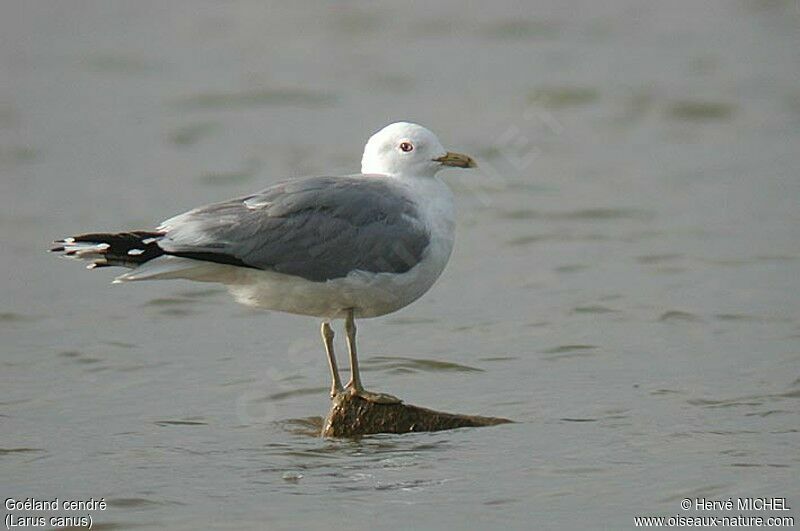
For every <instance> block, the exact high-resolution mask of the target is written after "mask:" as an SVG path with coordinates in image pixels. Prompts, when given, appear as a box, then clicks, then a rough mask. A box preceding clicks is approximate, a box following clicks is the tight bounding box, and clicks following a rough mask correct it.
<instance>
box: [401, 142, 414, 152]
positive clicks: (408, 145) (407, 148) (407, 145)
mask: <svg viewBox="0 0 800 531" xmlns="http://www.w3.org/2000/svg"><path fill="white" fill-rule="evenodd" d="M412 149H414V146H412V145H411V142H400V151H402V152H404V153H408V152H409V151H411V150H412Z"/></svg>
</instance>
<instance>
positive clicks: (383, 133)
mask: <svg viewBox="0 0 800 531" xmlns="http://www.w3.org/2000/svg"><path fill="white" fill-rule="evenodd" d="M445 166H455V167H458V168H474V167H475V166H476V164H475V161H474V160H472V158H471V157H468V156H467V155H462V154H460V153H452V152H448V151H447V150H446V149H444V147H442V144H441V142H439V139H438V138H436V135H434V134H433V133H431V132H430V131H429V130H427V129H426V128H424V127H422V126H421V125H417V124H412V123H409V122H396V123H393V124H389V125H387V126H386V127H384V128H383V129H381V130H380V131H378V132H377V133H375V134H374V135H372V136H371V137H370V139H369V140H368V141H367V145H366V146H364V156H363V157H362V158H361V173H378V174H383V175H406V176H413V177H433V176H434V175H435V174H436V172H437V171H439V170H440V169H442V168H443V167H445Z"/></svg>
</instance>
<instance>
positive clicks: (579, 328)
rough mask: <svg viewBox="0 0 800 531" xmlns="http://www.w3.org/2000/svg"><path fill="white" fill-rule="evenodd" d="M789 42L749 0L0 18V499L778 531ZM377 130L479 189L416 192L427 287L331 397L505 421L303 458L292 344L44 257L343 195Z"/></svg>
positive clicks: (786, 436)
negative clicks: (762, 521)
mask: <svg viewBox="0 0 800 531" xmlns="http://www.w3.org/2000/svg"><path fill="white" fill-rule="evenodd" d="M798 50H800V8H799V7H798V4H797V2H795V1H779V0H775V1H745V0H742V1H736V0H734V1H724V2H722V1H719V2H703V3H695V2H639V1H612V2H589V1H583V2H575V1H567V2H564V1H551V2H529V3H507V2H487V3H483V4H480V5H467V4H466V3H461V2H454V1H453V2H439V3H433V4H430V3H424V2H409V3H406V2H373V3H369V4H367V3H364V4H360V3H353V2H342V3H336V4H332V3H331V4H329V3H323V2H297V3H292V4H290V3H288V2H286V3H284V2H274V3H272V2H267V3H262V2H255V1H229V2H210V1H198V2H188V1H183V2H152V1H148V2H101V1H97V2H84V1H81V2H79V1H67V2H23V1H8V2H3V3H2V6H0V241H2V252H0V494H1V496H0V497H2V498H3V499H4V500H5V499H6V498H8V497H14V498H16V499H24V498H26V497H36V498H39V499H43V498H47V499H50V498H53V497H55V496H58V497H60V498H61V499H62V500H63V499H87V498H89V497H94V498H95V499H99V498H101V497H102V498H104V499H105V500H106V501H107V502H108V503H109V508H108V509H107V510H106V511H102V512H101V511H95V512H93V513H92V516H93V518H94V526H95V528H100V529H127V528H134V527H142V528H151V529H161V528H168V529H197V528H236V529H255V528H263V529H289V528H292V529H295V528H299V529H329V528H330V527H331V525H335V526H347V527H348V528H351V529H367V528H369V529H411V528H415V529H416V528H423V529H452V528H460V529H483V528H488V527H495V526H496V527H500V528H512V529H524V528H547V529H554V528H563V529H579V528H615V529H620V528H631V527H633V516H634V515H641V514H645V515H647V514H651V515H659V514H662V515H667V516H669V515H674V514H677V513H683V514H688V515H696V514H698V513H696V512H694V511H683V510H681V508H680V507H679V501H680V500H681V499H682V498H686V497H688V498H695V497H705V498H707V499H727V498H728V497H734V498H735V497H737V496H785V497H788V503H789V506H790V507H792V512H791V513H790V514H792V515H794V516H795V518H797V517H800V511H798V506H800V495H799V493H800V479H798V478H800V474H798V464H800V462H799V461H800V438H799V437H798V423H799V422H800V415H798V398H800V296H799V295H800V292H799V288H800V230H799V229H798V227H800V204H799V203H800V175H799V171H798V169H799V168H800V54H798ZM398 119H410V120H414V121H418V122H421V123H423V124H425V125H427V126H429V127H430V128H431V129H433V130H434V131H435V132H436V133H437V134H438V135H439V136H440V137H441V139H442V141H443V143H444V144H445V145H446V146H448V147H450V148H452V149H454V150H458V151H463V152H466V153H470V154H472V155H474V156H475V157H476V158H477V159H478V161H479V164H480V168H479V169H478V170H477V171H474V172H463V171H462V172H457V171H451V172H448V173H447V174H446V175H445V179H446V180H447V181H448V183H450V184H451V186H452V188H453V189H454V191H455V194H456V200H457V204H458V210H459V214H458V224H459V227H458V231H459V232H458V240H457V244H456V249H455V252H454V255H453V257H452V259H451V262H450V265H449V266H448V269H447V270H446V271H445V273H444V275H443V277H442V278H441V279H440V281H439V282H438V284H437V285H436V286H435V287H434V289H433V290H432V291H431V292H430V293H429V294H427V295H426V296H425V297H423V298H422V299H421V300H420V301H418V302H417V303H415V304H413V305H412V306H410V307H408V308H406V309H404V310H402V311H400V312H398V313H396V314H394V315H390V316H386V317H384V318H379V319H372V320H364V321H362V322H361V323H360V327H359V333H360V345H361V351H362V354H361V355H362V359H363V364H364V371H365V374H364V376H365V379H366V384H367V385H368V386H369V387H372V388H376V389H380V390H384V391H387V392H391V393H394V394H398V395H400V396H401V397H403V398H404V399H405V400H406V401H408V402H411V403H414V404H420V405H425V406H428V407H433V408H436V409H441V410H446V411H456V412H464V413H471V414H484V415H499V416H506V417H510V418H512V419H514V420H516V421H517V423H515V424H512V425H505V426H499V427H494V428H484V429H464V430H457V431H452V432H442V433H434V434H411V435H403V436H390V435H387V436H376V437H369V438H365V439H363V440H360V441H337V440H323V439H320V438H318V437H315V436H313V435H310V434H309V433H310V432H313V430H315V429H316V428H317V427H318V424H319V422H320V421H319V417H320V416H322V415H324V414H325V412H326V411H327V398H326V389H327V386H328V375H327V369H326V365H325V361H324V355H323V351H322V347H321V342H320V340H319V336H318V322H317V321H316V320H314V319H311V318H304V317H296V316H290V315H284V314H278V313H270V312H256V311H251V310H248V309H246V308H244V307H241V306H238V305H236V304H235V303H234V302H232V300H231V299H230V298H229V297H228V296H227V294H226V293H225V292H224V291H223V290H222V289H220V288H219V287H217V286H214V285H198V284H191V283H188V282H180V281H174V282H154V283H140V284H135V285H122V286H117V285H115V286H112V285H111V284H110V281H111V279H112V278H113V274H114V273H113V271H110V270H98V271H95V272H86V271H84V270H82V268H81V267H80V265H78V264H77V263H71V262H65V261H61V260H57V259H56V258H54V257H52V256H48V255H47V254H46V253H45V250H46V249H47V246H48V244H49V242H50V240H52V239H53V238H55V237H59V236H65V235H69V234H73V233H79V232H82V231H92V230H98V229H103V230H104V229H109V230H115V229H119V230H123V229H128V228H148V227H152V226H153V225H154V224H155V223H157V222H158V221H160V220H161V219H164V218H166V217H169V216H171V215H173V214H175V213H178V212H181V211H183V210H186V209H188V208H191V207H192V206H195V205H197V204H201V203H205V202H210V201H215V200H220V199H225V198H228V197H233V196H236V195H238V194H243V193H248V192H251V191H254V190H257V189H259V188H261V187H264V186H266V185H268V184H269V183H271V182H274V181H276V180H279V179H282V178H286V177H291V176H299V175H307V174H321V173H330V172H336V173H347V172H354V171H357V170H358V167H359V161H360V153H361V148H362V146H363V143H364V141H365V140H366V138H367V137H368V135H369V134H371V133H372V132H373V131H375V130H377V129H378V128H380V127H381V126H383V125H384V124H386V123H388V122H390V121H395V120H398ZM340 329H341V328H340V325H339V326H337V330H340ZM339 339H341V335H340V336H339V337H338V338H337V341H338V340H339ZM337 346H338V348H339V356H340V361H341V362H342V363H344V359H343V356H342V354H343V343H342V342H340V341H339V342H338V343H337ZM3 512H4V515H5V514H6V513H8V511H6V510H5V508H4V509H3ZM16 514H17V515H18V516H21V515H24V514H37V513H35V512H33V513H16ZM45 514H46V515H49V513H45ZM717 514H725V513H717Z"/></svg>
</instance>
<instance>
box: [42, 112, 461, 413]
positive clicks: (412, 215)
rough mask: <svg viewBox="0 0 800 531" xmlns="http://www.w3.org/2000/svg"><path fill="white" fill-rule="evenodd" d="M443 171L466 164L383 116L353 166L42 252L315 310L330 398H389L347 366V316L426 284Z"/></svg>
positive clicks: (389, 304)
mask: <svg viewBox="0 0 800 531" xmlns="http://www.w3.org/2000/svg"><path fill="white" fill-rule="evenodd" d="M445 167H458V168H472V167H475V161H474V160H473V159H472V158H471V157H469V156H467V155H463V154H460V153H454V152H450V151H447V150H445V149H444V148H443V147H442V144H441V143H440V142H439V139H438V138H437V137H436V135H434V134H433V133H432V132H431V131H429V130H428V129H426V128H424V127H422V126H420V125H417V124H413V123H408V122H397V123H393V124H390V125H388V126H386V127H384V128H383V129H381V130H380V131H378V132H377V133H375V134H374V135H372V137H370V139H369V141H368V142H367V144H366V146H365V147H364V155H363V157H362V159H361V173H360V174H356V175H347V176H340V177H327V176H325V177H305V178H298V179H291V180H287V181H283V182H279V183H277V184H274V185H273V186H270V187H269V188H267V189H266V190H262V191H260V192H257V193H255V194H252V195H247V196H244V197H239V198H236V199H231V200H228V201H222V202H219V203H212V204H209V205H205V206H200V207H197V208H194V209H192V210H189V211H188V212H185V213H183V214H180V215H177V216H175V217H172V218H169V219H167V220H166V221H164V222H163V223H161V225H159V226H158V227H157V228H156V229H155V230H148V231H131V232H120V233H109V232H100V233H92V234H82V235H79V236H73V237H70V238H65V239H63V240H58V241H56V242H55V244H56V245H57V246H56V247H54V248H53V249H52V251H54V252H58V253H61V254H62V255H64V256H68V257H72V258H78V259H83V260H87V261H89V262H90V263H89V265H88V266H87V267H88V268H90V269H92V268H98V267H108V266H121V267H126V268H129V269H130V271H128V272H126V273H125V274H123V275H120V276H118V277H117V278H116V279H115V280H114V282H115V283H119V282H131V281H139V280H156V279H175V278H180V279H189V280H195V281H200V282H219V283H222V284H225V285H226V286H227V287H228V289H229V291H230V292H231V294H232V295H233V296H234V297H235V299H236V300H237V301H238V302H240V303H242V304H246V305H248V306H254V307H258V308H266V309H271V310H279V311H283V312H289V313H294V314H301V315H310V316H315V317H321V318H322V319H323V321H322V326H321V332H322V338H323V342H324V345H325V351H326V353H327V357H328V364H329V366H330V371H331V378H332V384H331V395H332V396H335V395H336V394H338V393H341V392H344V391H347V392H349V393H351V394H353V395H357V396H360V397H362V398H364V399H366V400H369V401H372V402H377V403H397V402H399V400H398V399H397V398H395V397H393V396H391V395H387V394H384V393H374V392H370V391H367V390H365V389H364V387H363V386H362V383H361V377H360V374H359V370H358V357H357V351H356V325H355V319H356V318H365V317H377V316H380V315H386V314H388V313H391V312H394V311H397V310H399V309H400V308H403V307H405V306H407V305H409V304H411V303H412V302H413V301H415V300H416V299H418V298H419V297H420V296H422V295H423V294H424V293H425V292H427V291H428V289H430V287H431V286H432V285H433V283H434V282H435V281H436V279H437V278H438V277H439V275H440V274H441V273H442V271H443V270H444V268H445V265H446V264H447V261H448V260H449V258H450V252H451V251H452V249H453V240H454V229H455V226H454V225H455V224H454V211H453V199H452V194H451V192H450V189H449V188H448V187H447V185H446V184H445V183H444V182H443V181H442V180H441V179H440V178H439V177H438V176H437V173H438V172H439V170H441V169H442V168H445ZM337 318H344V320H345V332H346V334H347V347H348V351H349V357H350V380H349V382H348V383H347V384H346V385H345V386H344V387H342V384H341V380H340V379H339V372H338V369H337V365H336V357H335V355H334V352H333V337H334V332H333V329H332V328H331V324H330V322H331V320H333V319H337Z"/></svg>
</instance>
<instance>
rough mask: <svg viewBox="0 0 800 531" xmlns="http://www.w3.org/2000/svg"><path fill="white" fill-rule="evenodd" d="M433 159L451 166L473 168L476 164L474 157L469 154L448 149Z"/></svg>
mask: <svg viewBox="0 0 800 531" xmlns="http://www.w3.org/2000/svg"><path fill="white" fill-rule="evenodd" d="M433 160H435V161H436V162H441V163H442V164H443V165H444V166H453V167H454V168H475V167H476V166H478V165H477V164H476V163H475V159H473V158H472V157H470V156H469V155H464V154H461V153H453V152H452V151H448V152H447V153H445V155H444V156H443V157H439V158H438V159H433Z"/></svg>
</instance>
